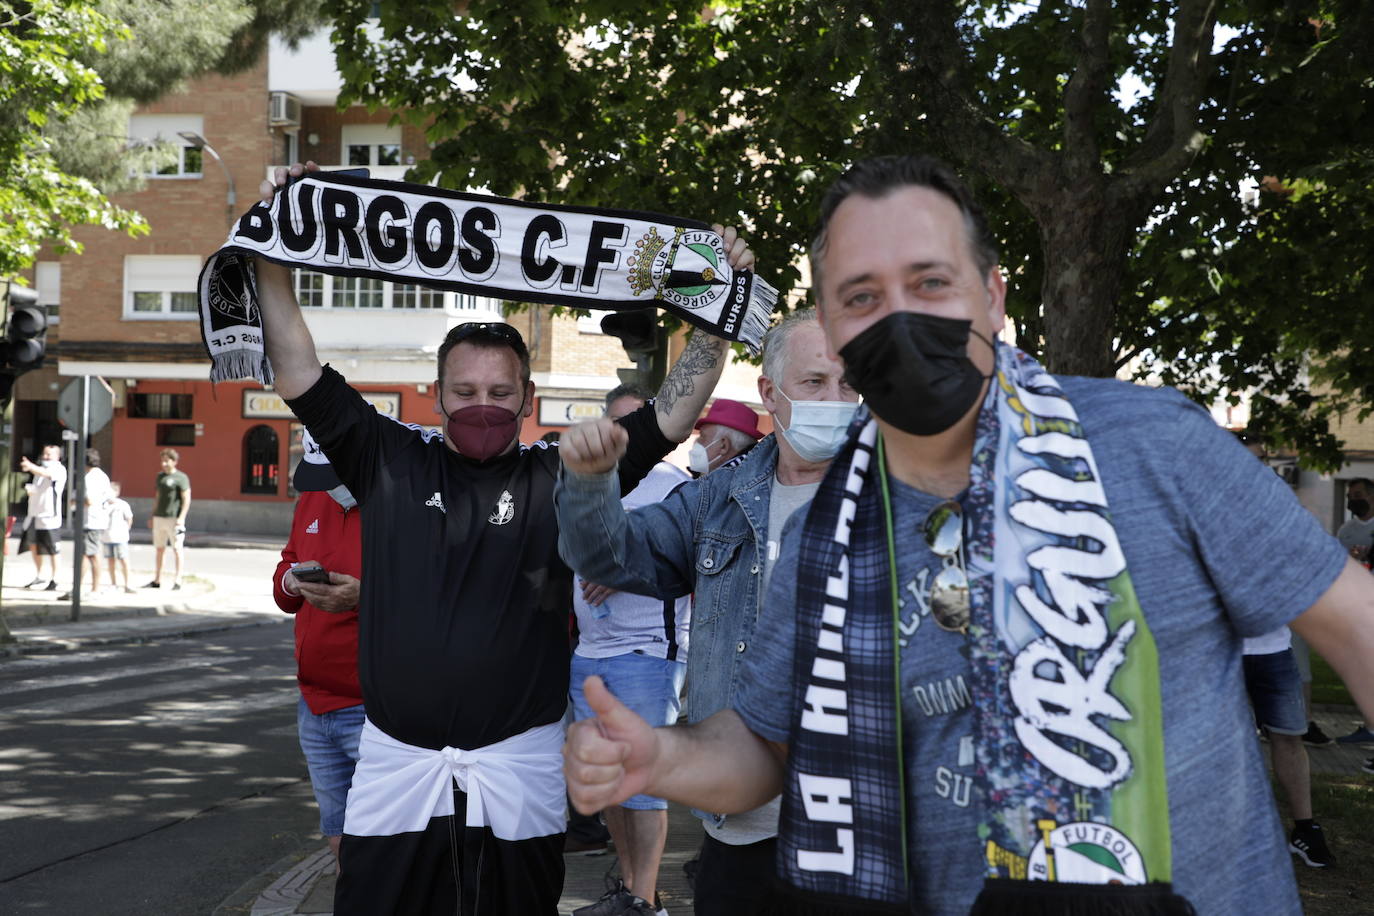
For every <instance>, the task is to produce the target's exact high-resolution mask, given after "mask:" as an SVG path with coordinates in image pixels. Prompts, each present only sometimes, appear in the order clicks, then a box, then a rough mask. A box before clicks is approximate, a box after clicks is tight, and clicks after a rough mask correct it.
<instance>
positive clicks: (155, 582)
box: [143, 579, 162, 588]
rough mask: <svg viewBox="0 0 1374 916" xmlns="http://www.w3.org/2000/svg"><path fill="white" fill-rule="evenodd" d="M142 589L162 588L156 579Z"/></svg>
mask: <svg viewBox="0 0 1374 916" xmlns="http://www.w3.org/2000/svg"><path fill="white" fill-rule="evenodd" d="M143 587H144V588H162V583H161V582H159V581H157V580H156V579H154V580H153V581H151V582H149V583H148V584H147V585H145V586H143Z"/></svg>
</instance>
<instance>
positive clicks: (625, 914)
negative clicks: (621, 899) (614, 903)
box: [620, 897, 658, 916]
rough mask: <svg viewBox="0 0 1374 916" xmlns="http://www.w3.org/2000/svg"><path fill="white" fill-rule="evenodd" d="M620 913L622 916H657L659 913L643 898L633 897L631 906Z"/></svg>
mask: <svg viewBox="0 0 1374 916" xmlns="http://www.w3.org/2000/svg"><path fill="white" fill-rule="evenodd" d="M620 912H621V916H655V914H656V913H657V912H658V911H657V910H655V909H654V905H653V904H652V903H650V902H649V901H647V900H645V899H644V898H643V897H631V898H630V905H629V906H627V907H625V909H623V910H621V911H620Z"/></svg>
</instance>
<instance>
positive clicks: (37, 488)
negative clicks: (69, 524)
mask: <svg viewBox="0 0 1374 916" xmlns="http://www.w3.org/2000/svg"><path fill="white" fill-rule="evenodd" d="M43 468H44V469H45V470H47V471H48V472H49V473H50V474H52V476H51V477H43V476H42V475H40V474H34V475H33V480H32V481H30V482H29V483H26V484H24V489H25V490H27V491H28V493H29V520H30V521H31V522H32V523H33V526H34V527H35V528H37V529H39V530H40V531H55V530H57V529H58V528H61V527H62V489H63V487H65V486H66V485H67V469H66V468H64V467H63V466H62V462H60V461H44V462H43Z"/></svg>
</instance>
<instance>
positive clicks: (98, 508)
mask: <svg viewBox="0 0 1374 916" xmlns="http://www.w3.org/2000/svg"><path fill="white" fill-rule="evenodd" d="M109 499H110V478H109V475H107V474H106V473H105V472H104V471H102V470H101V469H100V452H98V451H97V450H95V449H93V448H88V449H86V519H85V526H84V527H85V535H84V536H83V538H82V542H81V550H82V556H83V557H84V558H85V559H83V560H82V561H81V567H82V569H83V570H85V569H89V570H90V571H91V594H95V593H96V592H98V591H100V557H99V554H100V538H101V535H102V534H103V533H104V531H105V528H106V527H107V526H108V525H109V524H110V513H109V510H108V509H106V508H105V504H106V503H107V502H108V501H109ZM71 596H72V595H71V592H68V593H67V594H65V595H62V596H61V598H60V600H64V601H65V600H66V599H68V598H70V597H71Z"/></svg>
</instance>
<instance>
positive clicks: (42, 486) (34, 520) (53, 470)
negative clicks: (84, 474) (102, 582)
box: [19, 445, 67, 592]
mask: <svg viewBox="0 0 1374 916" xmlns="http://www.w3.org/2000/svg"><path fill="white" fill-rule="evenodd" d="M61 459H62V447H61V446H59V445H45V446H43V455H42V461H41V463H39V464H35V463H33V462H32V461H30V460H29V459H28V458H27V457H24V458H21V459H20V460H19V467H20V468H21V469H22V470H23V471H24V472H25V473H27V474H32V475H33V480H31V481H30V482H29V483H26V484H24V489H25V490H27V491H28V494H29V505H28V513H27V515H26V516H25V518H24V533H23V534H22V535H20V537H19V549H20V551H24V550H28V551H29V553H30V554H31V555H32V556H33V569H34V579H33V581H32V582H30V583H29V584H28V585H27V586H25V588H33V587H35V586H38V585H42V584H43V583H44V582H45V581H46V582H47V583H48V584H47V585H46V586H44V589H45V590H46V591H50V592H54V591H57V535H55V534H54V533H53V532H55V531H57V530H58V529H60V528H61V527H62V489H63V488H64V487H65V486H66V485H67V469H66V468H65V467H63V466H62V460H61ZM44 557H46V558H47V561H48V566H49V569H50V570H51V572H50V573H49V575H48V576H47V578H46V579H45V578H44V576H43V559H44Z"/></svg>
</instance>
